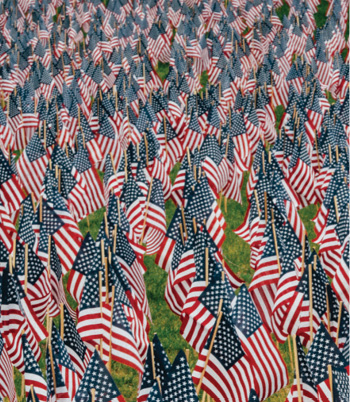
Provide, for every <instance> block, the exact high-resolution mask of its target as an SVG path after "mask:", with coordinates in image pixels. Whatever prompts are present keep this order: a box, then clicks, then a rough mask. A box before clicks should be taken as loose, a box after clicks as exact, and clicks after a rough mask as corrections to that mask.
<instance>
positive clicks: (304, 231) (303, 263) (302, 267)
mask: <svg viewBox="0 0 350 402" xmlns="http://www.w3.org/2000/svg"><path fill="white" fill-rule="evenodd" d="M305 238H306V230H303V237H302V254H301V275H303V273H304V270H305Z"/></svg>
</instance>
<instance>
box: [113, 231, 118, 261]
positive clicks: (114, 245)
mask: <svg viewBox="0 0 350 402" xmlns="http://www.w3.org/2000/svg"><path fill="white" fill-rule="evenodd" d="M117 231H118V226H117V224H115V225H114V231H113V253H114V254H115V251H116V248H117Z"/></svg>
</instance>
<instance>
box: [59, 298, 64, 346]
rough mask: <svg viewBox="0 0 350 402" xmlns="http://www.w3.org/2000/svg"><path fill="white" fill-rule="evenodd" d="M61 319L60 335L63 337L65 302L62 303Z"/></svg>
mask: <svg viewBox="0 0 350 402" xmlns="http://www.w3.org/2000/svg"><path fill="white" fill-rule="evenodd" d="M60 321H61V328H60V335H61V338H62V339H63V338H64V307H63V303H61V304H60Z"/></svg>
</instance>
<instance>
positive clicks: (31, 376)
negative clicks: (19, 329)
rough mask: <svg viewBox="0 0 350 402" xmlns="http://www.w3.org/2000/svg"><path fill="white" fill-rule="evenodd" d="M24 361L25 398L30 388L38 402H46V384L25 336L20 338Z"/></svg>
mask: <svg viewBox="0 0 350 402" xmlns="http://www.w3.org/2000/svg"><path fill="white" fill-rule="evenodd" d="M21 342H22V347H23V360H24V386H25V392H26V397H28V395H29V393H30V392H31V386H33V389H34V391H35V395H36V396H37V397H38V399H39V401H40V402H47V383H46V381H45V379H44V376H43V374H42V372H41V370H40V367H39V364H38V363H37V361H36V359H35V356H34V354H33V351H32V349H31V347H30V345H29V343H28V340H27V338H26V336H25V335H22V337H21Z"/></svg>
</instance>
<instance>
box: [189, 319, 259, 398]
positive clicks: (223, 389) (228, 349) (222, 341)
mask: <svg viewBox="0 0 350 402" xmlns="http://www.w3.org/2000/svg"><path fill="white" fill-rule="evenodd" d="M215 329H216V331H215ZM214 334H215V338H214ZM213 338H214V339H213ZM211 344H212V345H213V346H212V348H210V346H211ZM209 350H210V351H211V353H210V352H209ZM206 362H207V365H205V363H206ZM204 368H205V372H204V374H203V370H204ZM218 373H220V375H218ZM192 376H193V381H194V383H195V384H198V383H199V381H200V379H201V378H202V385H201V389H203V391H205V392H206V393H207V394H209V395H210V396H211V397H212V398H213V399H214V400H216V401H220V400H230V401H234V400H237V399H241V400H242V399H243V400H248V397H249V393H250V390H251V388H254V374H253V369H252V367H251V362H250V359H249V358H248V356H247V355H246V353H245V352H244V350H243V348H242V346H241V342H240V340H239V338H238V335H237V332H236V330H235V326H234V325H233V324H232V321H231V319H230V317H226V315H225V314H223V315H222V318H221V316H220V315H219V317H218V318H217V319H216V322H215V326H214V328H213V330H212V332H211V334H210V336H209V338H208V340H207V343H206V345H205V347H204V348H203V350H202V351H201V353H200V354H199V357H198V362H197V364H196V366H195V368H194V371H193V373H192Z"/></svg>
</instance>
